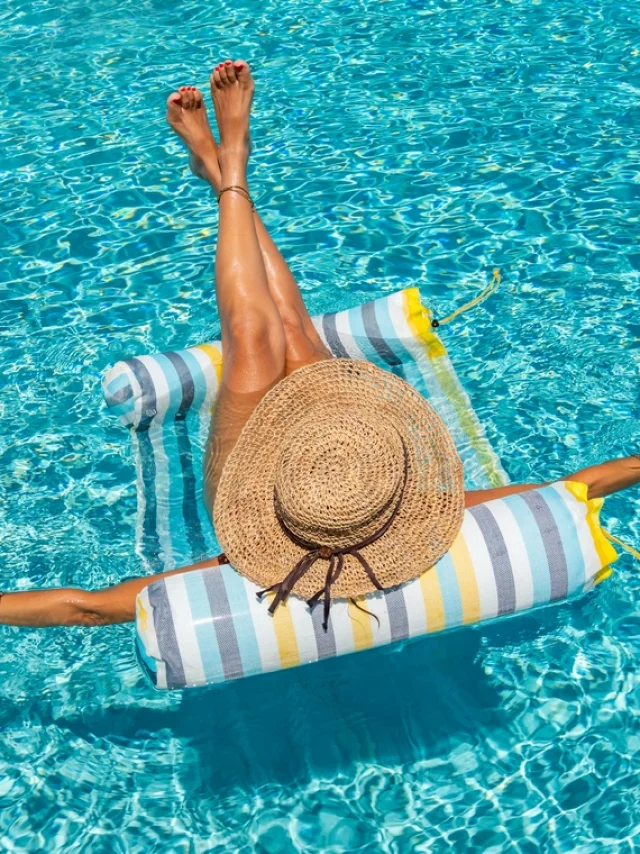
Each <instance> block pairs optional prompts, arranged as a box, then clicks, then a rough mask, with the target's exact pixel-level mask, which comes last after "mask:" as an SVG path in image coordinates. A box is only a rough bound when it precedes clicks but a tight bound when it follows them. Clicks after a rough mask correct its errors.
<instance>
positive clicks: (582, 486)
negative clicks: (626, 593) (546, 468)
mask: <svg viewBox="0 0 640 854" xmlns="http://www.w3.org/2000/svg"><path fill="white" fill-rule="evenodd" d="M564 485H565V486H566V488H567V490H568V491H569V492H570V493H571V495H573V497H574V498H577V499H578V501H582V502H583V503H584V504H586V507H587V517H586V518H587V525H588V526H589V531H590V532H591V536H592V538H593V545H594V546H595V549H596V553H597V555H598V558H599V559H600V563H601V564H602V567H603V569H604V568H607V567H608V566H609V564H610V563H613V562H614V561H616V560H618V552H617V551H616V550H615V549H614V547H613V546H612V545H611V543H610V542H609V541H608V540H607V538H606V536H605V534H604V531H603V529H602V527H601V525H600V510H601V508H602V505H603V504H604V498H587V494H588V487H587V484H586V483H579V482H578V481H577V480H565V481H564ZM601 572H602V570H601ZM601 572H600V573H598V575H596V578H595V583H596V584H598V583H599V582H600V581H604V579H605V578H608V575H602V576H601ZM599 576H601V577H599Z"/></svg>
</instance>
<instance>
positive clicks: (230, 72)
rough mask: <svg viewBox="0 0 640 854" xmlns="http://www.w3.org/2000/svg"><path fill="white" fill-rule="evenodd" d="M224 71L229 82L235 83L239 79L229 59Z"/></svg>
mask: <svg viewBox="0 0 640 854" xmlns="http://www.w3.org/2000/svg"><path fill="white" fill-rule="evenodd" d="M224 71H225V74H226V76H227V82H228V83H235V82H236V80H237V79H238V78H237V76H236V69H235V68H234V65H233V62H231V60H230V59H228V60H227V61H226V62H225V64H224Z"/></svg>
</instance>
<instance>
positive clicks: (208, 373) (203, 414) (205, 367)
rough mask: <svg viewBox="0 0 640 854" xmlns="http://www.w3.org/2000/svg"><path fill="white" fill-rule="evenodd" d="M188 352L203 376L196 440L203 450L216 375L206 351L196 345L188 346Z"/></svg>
mask: <svg viewBox="0 0 640 854" xmlns="http://www.w3.org/2000/svg"><path fill="white" fill-rule="evenodd" d="M211 346H212V347H213V346H215V344H211ZM216 349H218V347H216ZM189 353H191V354H192V356H193V358H194V359H195V360H196V361H197V362H198V364H199V365H200V367H201V369H202V373H203V375H204V378H205V385H206V392H205V396H204V400H203V401H202V404H201V406H200V410H199V412H198V417H199V419H200V422H199V428H198V442H199V445H200V449H201V450H202V451H203V452H204V450H205V448H206V447H207V442H208V441H209V432H210V430H211V414H212V408H213V406H214V405H215V402H216V398H217V396H218V375H217V373H216V369H215V368H214V366H213V364H212V362H211V359H210V358H209V357H208V356H207V355H206V353H203V352H202V350H199V349H198V348H197V347H190V348H189Z"/></svg>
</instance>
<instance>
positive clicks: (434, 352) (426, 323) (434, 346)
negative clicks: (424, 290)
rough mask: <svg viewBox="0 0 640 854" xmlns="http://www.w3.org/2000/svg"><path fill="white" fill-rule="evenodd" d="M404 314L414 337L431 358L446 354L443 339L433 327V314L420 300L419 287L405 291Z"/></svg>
mask: <svg viewBox="0 0 640 854" xmlns="http://www.w3.org/2000/svg"><path fill="white" fill-rule="evenodd" d="M403 296H404V316H405V318H406V320H407V323H408V324H409V329H410V330H411V331H412V332H413V337H414V338H415V339H416V341H418V342H419V343H420V344H422V346H423V348H424V352H425V353H426V354H427V356H428V357H429V358H430V359H435V358H436V357H437V356H446V355H447V351H446V350H445V349H444V345H443V343H442V341H440V339H439V338H438V336H437V335H436V334H435V333H434V332H433V330H432V329H431V315H430V314H429V311H428V309H426V308H425V307H424V306H423V305H422V302H421V301H420V291H419V290H418V288H407V289H406V290H405V291H403Z"/></svg>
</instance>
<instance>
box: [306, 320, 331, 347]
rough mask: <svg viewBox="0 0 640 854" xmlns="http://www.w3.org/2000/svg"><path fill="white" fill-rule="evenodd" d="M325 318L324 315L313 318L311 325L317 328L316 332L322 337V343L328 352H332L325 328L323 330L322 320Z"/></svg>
mask: <svg viewBox="0 0 640 854" xmlns="http://www.w3.org/2000/svg"><path fill="white" fill-rule="evenodd" d="M323 317H324V314H319V315H316V317H312V318H311V323H313V325H314V327H315V330H316V332H317V333H318V336H319V337H320V340H321V341H322V343H323V344H324V346H325V347H326V348H327V349H328V350H330V349H331V347H329V342H328V341H327V339H326V337H325V334H324V328H323V326H322V318H323Z"/></svg>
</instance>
